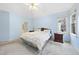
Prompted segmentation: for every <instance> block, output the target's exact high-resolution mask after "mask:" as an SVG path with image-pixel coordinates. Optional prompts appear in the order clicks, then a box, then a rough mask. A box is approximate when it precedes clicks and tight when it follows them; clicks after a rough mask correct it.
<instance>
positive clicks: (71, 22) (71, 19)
mask: <svg viewBox="0 0 79 59" xmlns="http://www.w3.org/2000/svg"><path fill="white" fill-rule="evenodd" d="M74 14H76V12H73V13H72V14H71V16H70V34H72V35H74V36H76V34H74V33H72V25H71V24H72V15H74ZM76 19H77V18H76ZM76 22H77V20H76ZM75 30H76V33H77V23H76V28H75Z"/></svg>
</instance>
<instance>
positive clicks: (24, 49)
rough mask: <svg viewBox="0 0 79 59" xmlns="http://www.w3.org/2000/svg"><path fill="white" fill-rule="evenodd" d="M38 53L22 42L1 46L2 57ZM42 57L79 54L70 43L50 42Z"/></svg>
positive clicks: (0, 53)
mask: <svg viewBox="0 0 79 59" xmlns="http://www.w3.org/2000/svg"><path fill="white" fill-rule="evenodd" d="M36 54H37V52H36V51H35V50H34V49H33V48H31V47H30V46H28V45H25V44H23V42H21V41H15V42H13V43H9V44H7V45H3V46H0V55H36ZM41 55H79V52H78V51H77V50H76V49H75V48H74V47H73V46H72V45H71V44H68V43H64V44H61V43H57V42H53V41H49V42H48V43H47V45H46V46H45V48H44V49H43V51H42V53H41Z"/></svg>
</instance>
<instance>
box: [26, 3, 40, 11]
mask: <svg viewBox="0 0 79 59" xmlns="http://www.w3.org/2000/svg"><path fill="white" fill-rule="evenodd" d="M26 5H27V6H28V7H29V8H30V9H33V10H36V9H38V5H39V4H38V3H26Z"/></svg>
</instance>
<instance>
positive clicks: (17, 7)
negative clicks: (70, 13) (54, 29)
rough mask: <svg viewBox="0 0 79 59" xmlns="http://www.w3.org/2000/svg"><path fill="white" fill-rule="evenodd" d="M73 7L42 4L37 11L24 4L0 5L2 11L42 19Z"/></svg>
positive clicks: (63, 4)
mask: <svg viewBox="0 0 79 59" xmlns="http://www.w3.org/2000/svg"><path fill="white" fill-rule="evenodd" d="M73 5H74V4H72V3H40V4H39V5H38V9H37V10H30V9H29V7H28V6H27V5H25V4H23V3H4V4H3V3H0V10H6V11H11V12H15V13H18V14H20V15H22V16H28V17H42V16H46V15H50V14H55V13H58V12H63V11H67V10H69V9H70V8H71V7H72V6H73Z"/></svg>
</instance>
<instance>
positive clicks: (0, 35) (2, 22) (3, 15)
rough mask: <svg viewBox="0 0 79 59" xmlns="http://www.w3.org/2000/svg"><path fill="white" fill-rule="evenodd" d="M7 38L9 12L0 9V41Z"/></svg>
mask: <svg viewBox="0 0 79 59" xmlns="http://www.w3.org/2000/svg"><path fill="white" fill-rule="evenodd" d="M8 39H9V12H6V11H0V41H6V40H8Z"/></svg>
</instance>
